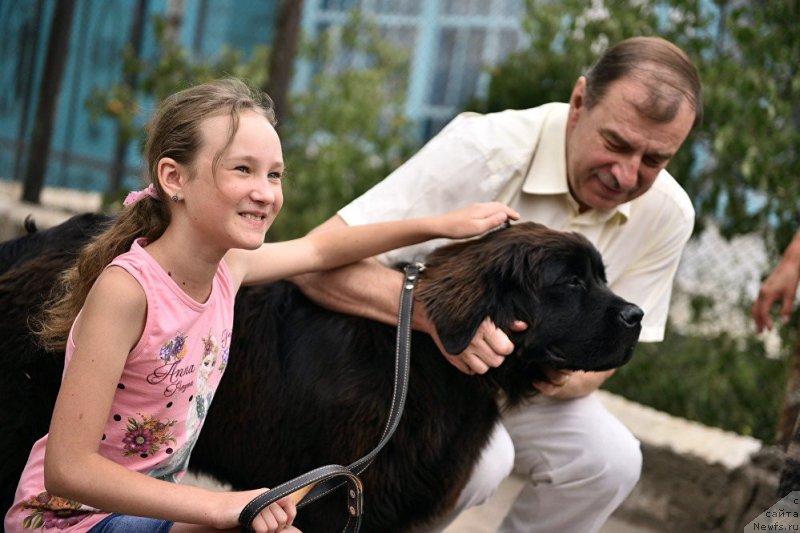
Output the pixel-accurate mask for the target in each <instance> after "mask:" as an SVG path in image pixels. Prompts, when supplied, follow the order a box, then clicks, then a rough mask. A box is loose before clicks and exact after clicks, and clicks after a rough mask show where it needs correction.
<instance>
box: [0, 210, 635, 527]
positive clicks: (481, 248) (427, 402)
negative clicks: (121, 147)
mask: <svg viewBox="0 0 800 533" xmlns="http://www.w3.org/2000/svg"><path fill="white" fill-rule="evenodd" d="M102 223H103V219H102V217H98V216H94V215H85V216H83V217H76V218H73V219H71V220H70V221H68V222H66V223H64V224H62V225H61V226H58V227H56V228H52V229H49V230H45V231H42V232H37V233H33V234H32V235H29V236H26V237H22V238H21V239H19V240H17V241H11V242H8V243H4V244H1V245H0V268H2V269H3V270H2V271H0V324H1V326H0V328H2V329H0V353H1V354H2V359H0V360H1V361H2V372H0V379H2V386H1V387H0V423H2V427H3V428H4V430H5V431H4V432H3V437H2V439H3V440H2V442H0V469H2V471H0V482H2V487H1V489H2V498H3V499H2V502H0V503H2V504H4V507H2V509H5V508H6V507H7V506H8V505H9V504H10V499H11V497H12V495H13V488H14V486H15V485H16V480H17V478H18V476H19V474H20V471H21V469H22V467H23V465H24V462H25V460H26V457H27V453H28V450H29V449H30V446H31V445H32V443H33V441H34V440H35V439H36V438H38V437H40V436H41V435H42V434H44V433H45V432H46V430H47V425H48V422H49V418H50V410H51V409H52V405H53V401H54V397H55V394H56V391H57V387H58V382H59V379H60V374H61V369H62V365H63V360H62V359H63V354H52V353H45V352H43V351H42V350H41V349H40V348H38V347H37V346H36V344H35V343H34V339H33V337H32V336H31V334H30V333H29V329H28V324H27V317H28V316H29V315H30V314H32V313H35V312H36V311H37V310H38V309H39V307H40V306H41V303H42V302H43V300H44V298H45V296H46V295H47V293H48V291H49V289H50V287H51V286H52V285H53V283H54V282H55V278H56V276H57V273H58V272H59V271H60V270H62V269H63V268H64V267H65V266H66V265H67V264H68V262H69V260H70V257H72V254H74V253H75V251H76V250H77V249H78V248H79V247H80V245H81V244H82V243H83V242H85V241H86V240H87V239H88V238H89V236H90V235H93V234H95V233H96V232H97V231H98V230H99V227H100V225H101V224H102ZM65 249H66V250H68V251H69V252H68V253H64V252H63V251H62V250H65ZM416 298H417V300H418V301H419V302H422V303H423V304H424V305H425V306H426V308H427V310H428V314H429V316H430V318H431V320H432V321H433V323H434V324H435V325H436V327H437V330H438V331H439V333H440V336H441V338H442V340H443V342H444V344H445V347H446V348H447V349H448V351H450V352H452V353H459V352H461V351H462V350H463V349H464V348H466V346H467V345H468V343H469V341H470V339H471V338H472V336H473V335H474V333H475V331H476V330H477V328H478V326H479V324H480V322H481V320H482V319H483V318H484V317H486V316H489V317H491V318H492V319H493V320H494V322H495V323H496V324H497V325H498V326H500V327H501V328H503V329H504V330H505V331H507V332H509V331H510V330H509V326H510V325H511V323H512V321H513V320H514V319H519V320H523V321H525V322H526V323H528V324H529V327H528V329H527V330H526V331H523V332H519V333H513V332H512V333H509V335H510V337H511V339H512V340H513V342H514V345H515V347H516V349H515V351H514V353H513V354H512V355H511V356H510V357H508V358H507V360H506V361H505V362H504V363H503V364H502V365H501V366H500V367H499V368H497V369H493V370H491V371H489V372H488V373H487V374H485V375H482V376H468V375H466V374H463V373H461V372H459V371H458V370H457V369H456V368H455V367H453V366H452V365H451V364H450V363H448V362H447V361H446V360H445V358H444V357H442V355H441V353H440V352H439V350H438V349H437V348H436V346H435V345H434V343H433V342H432V340H431V339H430V337H428V336H427V335H424V334H421V333H414V334H413V336H412V358H411V370H410V382H409V392H408V399H407V403H406V408H405V413H404V415H403V419H402V420H401V422H400V425H399V427H398V429H397V432H396V433H395V435H394V437H393V438H392V440H391V441H390V442H389V443H388V444H387V446H386V448H385V449H384V450H383V451H382V452H381V453H380V454H379V456H378V457H377V459H376V460H375V462H374V463H373V465H372V466H371V467H370V468H369V469H368V470H367V471H366V472H365V473H364V475H363V476H362V479H363V481H364V486H365V517H364V526H363V527H364V530H365V531H380V532H387V531H403V530H407V529H409V528H410V527H412V526H420V525H422V524H424V523H426V522H427V521H429V520H431V519H433V518H435V517H437V516H439V515H441V514H442V513H444V512H445V511H447V510H448V509H449V508H451V507H452V505H453V504H454V503H455V501H456V498H457V496H458V494H459V492H460V490H461V488H462V487H463V486H464V484H465V483H466V481H467V479H468V476H469V474H470V471H471V468H472V466H473V465H474V463H475V462H476V460H477V459H478V457H479V455H480V452H481V449H482V448H483V446H484V445H485V444H486V442H487V439H488V438H489V436H490V434H491V432H492V428H493V426H494V425H495V423H496V422H497V420H498V418H499V416H500V414H501V413H500V407H498V400H499V398H500V397H502V398H503V399H504V400H503V401H504V402H505V403H506V404H508V405H515V404H518V403H519V402H520V401H522V400H523V399H524V398H526V397H528V396H530V395H532V394H533V393H534V389H533V388H532V386H531V383H532V381H534V380H537V379H541V378H542V373H541V368H542V366H543V365H548V366H551V367H556V368H569V369H584V370H605V369H609V368H614V367H617V366H620V365H622V364H624V363H625V362H627V361H628V359H629V358H630V357H631V355H632V353H633V350H634V347H635V345H636V341H637V339H638V335H639V331H640V320H641V317H642V312H641V310H640V309H639V308H638V307H636V306H635V305H633V304H630V303H628V302H626V301H624V300H623V299H621V298H619V297H618V296H616V295H614V294H613V293H612V292H611V291H610V290H609V289H608V288H607V286H606V280H605V273H604V268H603V263H602V260H601V257H600V255H599V253H598V252H597V250H596V249H595V248H594V247H593V246H592V245H591V244H590V243H589V242H588V241H587V240H586V239H585V238H583V237H582V236H580V235H578V234H575V233H562V232H556V231H552V230H549V229H547V228H545V227H544V226H541V225H537V224H533V223H523V224H517V225H514V226H512V227H511V228H508V229H502V230H498V231H496V232H492V233H490V234H488V235H486V236H484V237H483V238H481V239H478V240H473V241H466V242H462V243H457V244H454V245H450V246H447V247H443V248H440V249H439V250H437V251H435V252H434V253H433V254H432V255H431V256H430V257H429V258H428V260H427V269H426V270H425V272H424V273H423V276H422V279H421V281H420V285H419V287H418V289H417V294H416ZM235 317H236V318H235V323H234V337H233V340H232V344H231V357H230V361H229V364H228V369H227V371H226V376H225V378H224V379H223V380H222V383H221V385H220V387H219V389H218V391H217V394H216V397H215V400H214V403H213V406H212V408H211V410H210V412H209V414H208V417H207V419H206V423H205V426H204V429H203V432H202V434H201V437H200V440H199V441H198V443H197V446H196V448H195V451H194V453H193V455H192V462H191V468H192V469H194V470H195V471H199V472H205V473H209V474H211V475H213V476H214V477H216V478H218V479H220V480H222V481H225V482H228V483H230V484H232V485H233V486H234V487H237V488H255V487H262V486H275V485H277V484H278V483H280V482H283V481H286V480H288V479H289V478H291V477H294V476H296V475H298V474H301V473H303V472H305V471H307V470H310V469H312V468H315V467H318V466H321V465H324V464H329V463H336V464H343V465H346V464H349V463H350V462H352V461H353V460H355V459H358V458H359V457H361V456H362V455H364V454H365V453H367V452H368V451H369V450H371V449H372V447H374V446H375V444H376V443H377V442H378V441H379V440H380V436H381V432H382V430H383V426H384V424H385V421H386V416H387V410H388V407H389V404H390V401H391V394H392V380H393V378H394V372H393V367H394V356H393V354H394V350H395V333H396V330H395V328H394V327H390V326H387V325H384V324H379V323H376V322H372V321H369V320H366V319H363V318H358V317H354V316H346V315H342V314H338V313H333V312H331V311H327V310H324V309H321V308H320V307H318V306H316V305H314V304H313V303H312V302H310V301H309V300H308V299H306V298H305V297H304V296H303V295H302V294H301V292H300V291H299V290H298V289H297V288H296V287H295V286H294V285H293V284H291V283H289V282H285V281H283V282H277V283H273V284H270V285H265V286H257V287H244V288H242V289H241V290H240V292H239V295H238V296H237V300H236V313H235ZM344 502H345V500H344V498H343V497H340V495H337V494H333V495H331V496H328V497H326V498H323V499H322V500H320V501H318V502H315V503H313V504H310V505H309V506H307V507H305V508H304V509H302V510H301V511H300V513H299V516H298V521H297V523H298V525H299V526H300V527H301V528H305V529H306V530H307V531H313V532H318V531H328V530H330V531H338V530H341V525H342V523H343V521H344V514H345V509H344V505H345V504H344Z"/></svg>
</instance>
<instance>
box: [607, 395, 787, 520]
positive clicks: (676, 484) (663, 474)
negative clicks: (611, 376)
mask: <svg viewBox="0 0 800 533" xmlns="http://www.w3.org/2000/svg"><path fill="white" fill-rule="evenodd" d="M599 394H600V396H601V399H602V401H603V403H604V405H605V406H606V407H607V408H608V409H609V411H611V412H612V413H614V415H615V416H617V417H618V418H619V419H620V420H621V421H622V422H623V423H624V424H625V425H626V426H628V428H630V430H631V431H632V432H633V434H634V435H636V437H637V438H638V439H639V440H640V441H641V443H642V454H643V458H644V459H643V467H642V477H641V479H640V481H639V484H638V485H637V486H636V488H634V490H633V492H632V493H631V495H630V496H629V497H628V499H627V500H626V501H625V502H624V503H623V505H622V507H621V508H620V509H619V510H618V511H617V515H619V516H621V517H624V518H625V519H627V520H628V521H629V522H638V523H641V524H646V525H647V526H648V527H650V528H653V529H656V530H658V531H664V532H670V533H671V532H674V531H681V532H686V533H691V532H709V531H723V532H728V531H742V529H743V528H744V526H745V525H747V523H748V522H750V521H751V520H753V519H754V518H755V517H756V516H758V515H759V514H761V513H762V512H763V511H765V510H766V509H768V508H769V507H771V506H772V505H774V504H775V503H776V502H777V501H778V497H777V495H776V491H777V487H778V471H779V470H780V466H781V464H782V462H783V453H782V452H781V451H780V450H778V449H777V448H774V447H767V446H764V445H763V443H762V442H761V441H759V440H757V439H754V438H752V437H745V436H741V435H737V434H735V433H731V432H729V431H722V430H720V429H718V428H712V427H708V426H704V425H702V424H699V423H697V422H691V421H688V420H684V419H681V418H677V417H673V416H670V415H668V414H666V413H663V412H660V411H656V410H655V409H652V408H650V407H647V406H643V405H640V404H636V403H634V402H631V401H629V400H626V399H625V398H622V397H620V396H616V395H613V394H610V393H608V392H604V391H600V392H599Z"/></svg>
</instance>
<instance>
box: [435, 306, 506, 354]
mask: <svg viewBox="0 0 800 533" xmlns="http://www.w3.org/2000/svg"><path fill="white" fill-rule="evenodd" d="M456 305H458V303H456ZM490 309H491V305H489V304H488V302H486V300H485V298H481V299H480V301H479V302H475V301H473V302H472V303H470V304H468V305H466V304H465V305H463V307H462V308H461V309H459V310H458V311H457V312H454V313H441V314H438V315H437V316H436V317H435V318H434V317H431V320H432V322H433V323H434V325H435V326H436V331H437V333H438V334H439V339H440V340H441V341H442V344H443V345H444V349H445V350H446V351H447V353H449V354H452V355H457V354H460V353H461V352H463V351H464V350H466V349H467V346H469V343H470V341H471V340H472V338H473V337H474V336H475V333H477V331H478V327H479V326H480V325H481V322H483V319H484V318H486V317H487V316H488V315H489V311H490Z"/></svg>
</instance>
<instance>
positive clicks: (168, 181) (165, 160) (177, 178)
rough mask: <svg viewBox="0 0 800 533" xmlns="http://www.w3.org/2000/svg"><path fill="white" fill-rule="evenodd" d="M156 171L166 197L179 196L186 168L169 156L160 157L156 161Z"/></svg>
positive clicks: (184, 180) (184, 179)
mask: <svg viewBox="0 0 800 533" xmlns="http://www.w3.org/2000/svg"><path fill="white" fill-rule="evenodd" d="M156 173H157V177H158V181H159V183H161V188H162V189H163V190H164V192H165V193H167V196H168V197H172V196H174V195H176V194H177V195H178V196H180V192H181V189H182V188H183V184H184V183H185V182H186V176H185V174H186V170H185V168H184V167H183V165H181V164H179V163H178V162H177V161H175V160H174V159H172V158H171V157H162V158H161V159H159V161H158V166H157V167H156Z"/></svg>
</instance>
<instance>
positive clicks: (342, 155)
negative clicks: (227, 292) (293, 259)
mask: <svg viewBox="0 0 800 533" xmlns="http://www.w3.org/2000/svg"><path fill="white" fill-rule="evenodd" d="M303 53H304V54H305V55H306V57H307V58H308V59H310V60H311V61H312V62H313V64H315V65H318V66H319V70H318V71H317V72H316V73H315V74H314V76H313V79H312V80H311V83H310V84H309V89H308V91H306V92H305V93H302V94H292V96H291V98H292V99H291V102H290V104H291V105H290V108H289V116H288V118H287V120H286V121H285V124H284V125H282V126H281V127H280V133H281V137H282V138H283V148H284V158H285V160H286V161H287V167H288V170H289V172H288V173H287V177H286V179H285V180H284V195H285V198H286V200H285V206H284V210H285V211H286V213H284V214H282V215H281V216H279V217H278V219H277V220H276V222H275V224H274V225H273V227H272V228H271V229H270V231H269V233H268V235H267V236H268V238H269V239H271V240H285V239H288V238H293V237H297V236H300V235H303V234H304V233H306V232H307V231H308V230H309V229H311V228H313V227H314V226H316V225H317V224H319V223H320V222H322V221H324V220H326V219H328V218H329V217H330V216H332V215H333V214H334V213H335V212H336V210H337V209H339V208H340V207H342V206H344V205H345V204H347V203H348V202H349V201H350V200H352V199H353V198H355V197H356V196H358V195H360V194H361V193H362V192H364V191H366V190H367V189H368V188H369V187H371V186H372V185H374V184H375V183H377V182H378V181H380V180H381V179H382V178H383V177H385V176H386V175H387V174H389V173H390V172H391V171H392V170H393V169H394V168H396V167H397V166H399V165H400V163H402V162H403V161H404V160H405V159H407V157H408V156H409V155H410V154H411V152H412V149H413V146H414V145H413V140H412V138H411V136H410V129H409V124H408V122H407V120H406V118H405V116H404V114H403V102H404V100H405V90H406V87H405V81H404V80H406V79H407V76H406V72H407V65H408V58H407V57H406V56H405V54H404V53H401V52H400V51H399V50H397V49H396V48H394V47H393V46H391V45H389V44H388V43H387V42H386V41H384V40H383V39H382V38H381V36H380V35H379V33H378V29H377V27H376V26H375V25H374V24H372V23H370V22H369V21H366V20H364V19H362V18H361V17H360V16H359V15H358V13H357V12H354V13H353V14H352V16H351V18H350V20H349V21H348V22H347V24H345V25H344V26H343V27H341V28H332V29H330V30H328V31H327V32H325V33H324V34H322V35H321V36H320V37H319V38H318V39H317V40H315V41H314V42H313V43H309V44H307V45H306V46H305V47H304V50H303Z"/></svg>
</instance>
